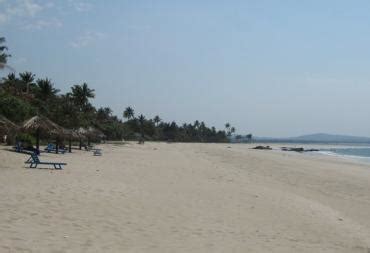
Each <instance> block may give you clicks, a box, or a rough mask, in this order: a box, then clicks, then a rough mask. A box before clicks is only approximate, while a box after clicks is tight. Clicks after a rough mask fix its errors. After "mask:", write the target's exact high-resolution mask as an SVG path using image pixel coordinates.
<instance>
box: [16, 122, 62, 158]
mask: <svg viewBox="0 0 370 253" xmlns="http://www.w3.org/2000/svg"><path fill="white" fill-rule="evenodd" d="M22 129H23V130H25V131H27V132H36V149H37V153H38V154H40V135H41V133H43V134H49V135H50V134H56V135H61V134H63V128H62V127H61V126H59V125H57V124H56V123H54V122H53V121H51V120H50V119H48V118H46V117H44V116H34V117H32V118H30V119H29V120H26V122H25V123H24V124H23V127H22Z"/></svg>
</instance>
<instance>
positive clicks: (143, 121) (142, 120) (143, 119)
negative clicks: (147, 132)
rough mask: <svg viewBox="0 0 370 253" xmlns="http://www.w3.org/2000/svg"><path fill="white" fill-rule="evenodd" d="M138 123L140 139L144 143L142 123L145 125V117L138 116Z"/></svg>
mask: <svg viewBox="0 0 370 253" xmlns="http://www.w3.org/2000/svg"><path fill="white" fill-rule="evenodd" d="M139 123H140V132H141V138H142V141H143V142H144V123H145V116H144V115H142V114H140V116H139Z"/></svg>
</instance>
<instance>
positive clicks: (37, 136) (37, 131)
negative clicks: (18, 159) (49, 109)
mask: <svg viewBox="0 0 370 253" xmlns="http://www.w3.org/2000/svg"><path fill="white" fill-rule="evenodd" d="M36 153H37V154H38V155H39V154H40V129H39V128H37V130H36Z"/></svg>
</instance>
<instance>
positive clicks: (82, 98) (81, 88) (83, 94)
mask: <svg viewBox="0 0 370 253" xmlns="http://www.w3.org/2000/svg"><path fill="white" fill-rule="evenodd" d="M71 90H72V98H73V100H74V101H75V104H76V105H77V106H79V108H80V111H85V110H86V109H87V108H88V107H89V98H94V97H95V93H94V92H95V90H93V89H90V88H89V86H88V85H87V83H83V84H82V85H78V84H76V85H74V86H73V87H71Z"/></svg>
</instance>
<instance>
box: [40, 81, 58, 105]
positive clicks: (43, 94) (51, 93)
mask: <svg viewBox="0 0 370 253" xmlns="http://www.w3.org/2000/svg"><path fill="white" fill-rule="evenodd" d="M36 84H37V88H38V98H39V99H41V100H44V101H46V100H49V99H51V98H54V97H55V95H56V94H57V93H58V92H59V90H58V89H55V88H54V84H53V83H52V82H51V80H50V79H49V78H45V79H37V81H36Z"/></svg>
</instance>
